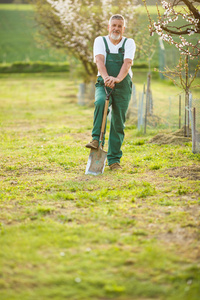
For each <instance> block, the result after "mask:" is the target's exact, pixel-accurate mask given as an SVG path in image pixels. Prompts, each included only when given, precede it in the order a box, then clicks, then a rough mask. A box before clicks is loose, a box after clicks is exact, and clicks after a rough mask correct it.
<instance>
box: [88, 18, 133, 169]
mask: <svg viewBox="0 0 200 300" xmlns="http://www.w3.org/2000/svg"><path fill="white" fill-rule="evenodd" d="M124 30H125V20H124V17H123V16H122V15H119V14H116V15H113V16H112V17H111V18H110V20H109V24H108V35H107V36H105V37H101V36H99V37H97V38H96V39H95V41H94V49H93V52H94V61H95V63H96V65H97V68H98V78H97V82H96V84H95V86H96V89H95V110H94V122H93V130H92V141H91V142H90V143H88V144H87V145H86V147H87V148H93V149H97V148H98V146H99V137H100V131H101V123H102V117H103V110H104V105H105V98H106V93H105V89H104V86H105V87H106V88H107V90H108V92H109V91H110V89H113V92H112V94H111V97H110V102H109V105H111V104H112V115H111V125H110V134H109V140H108V154H107V160H108V165H109V167H110V169H111V170H117V169H121V166H120V159H121V157H122V150H121V146H122V143H123V140H124V127H125V126H124V124H125V118H126V112H127V109H128V105H129V101H130V98H131V93H132V71H131V66H132V64H133V59H134V54H135V49H136V47H135V42H134V40H133V39H130V38H129V39H127V38H125V37H124V36H123V33H124ZM103 144H104V140H103Z"/></svg>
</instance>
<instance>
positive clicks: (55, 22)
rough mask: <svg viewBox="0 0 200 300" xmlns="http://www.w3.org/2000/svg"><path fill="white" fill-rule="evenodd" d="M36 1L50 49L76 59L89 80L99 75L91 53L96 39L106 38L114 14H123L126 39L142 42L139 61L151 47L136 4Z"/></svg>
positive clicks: (110, 0) (122, 1) (106, 0)
mask: <svg viewBox="0 0 200 300" xmlns="http://www.w3.org/2000/svg"><path fill="white" fill-rule="evenodd" d="M33 1H34V3H35V5H36V12H37V14H36V16H37V21H38V23H39V24H40V25H41V26H40V28H42V31H41V33H42V34H43V35H44V36H45V37H46V38H47V40H48V41H49V43H50V45H51V46H54V47H56V48H62V49H64V50H65V51H66V53H67V54H68V56H69V55H71V56H73V57H75V58H77V59H78V60H79V61H80V62H81V63H82V65H83V66H84V69H85V75H86V74H87V75H88V76H90V77H91V76H96V73H97V70H96V65H95V64H94V62H93V53H92V48H93V42H94V39H95V38H96V37H97V36H99V35H106V34H107V25H108V20H109V18H110V16H111V15H112V14H114V13H119V12H120V14H122V15H123V16H124V17H125V19H126V36H128V37H131V38H134V39H135V38H137V40H138V41H139V42H138V45H137V56H138V57H139V56H140V55H141V52H142V49H144V48H145V44H146V43H148V39H146V37H145V35H144V34H142V31H141V29H140V28H139V26H140V24H138V12H137V10H136V8H137V6H136V3H137V0H132V1H127V0H120V1H116V0H115V1H114V0H99V1H92V0H57V1H55V0H33ZM116 4H117V5H116ZM139 36H140V37H139ZM146 48H147V47H146ZM148 54H149V53H148Z"/></svg>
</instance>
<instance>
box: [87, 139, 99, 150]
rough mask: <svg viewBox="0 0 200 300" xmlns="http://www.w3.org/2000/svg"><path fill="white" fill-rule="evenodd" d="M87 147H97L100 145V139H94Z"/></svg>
mask: <svg viewBox="0 0 200 300" xmlns="http://www.w3.org/2000/svg"><path fill="white" fill-rule="evenodd" d="M85 147H86V148H90V149H97V148H98V147H99V141H97V140H92V141H91V142H89V143H88V144H87V145H85Z"/></svg>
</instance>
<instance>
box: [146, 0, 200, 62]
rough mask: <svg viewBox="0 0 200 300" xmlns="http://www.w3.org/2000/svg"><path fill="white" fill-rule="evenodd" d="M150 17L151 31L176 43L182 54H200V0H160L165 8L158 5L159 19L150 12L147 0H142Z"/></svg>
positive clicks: (165, 39) (173, 43) (167, 40)
mask: <svg viewBox="0 0 200 300" xmlns="http://www.w3.org/2000/svg"><path fill="white" fill-rule="evenodd" d="M142 1H143V2H144V5H145V7H146V10H147V14H148V18H149V23H150V25H149V31H150V34H151V35H153V34H154V33H157V34H158V35H159V36H160V37H162V39H163V40H164V41H165V42H167V43H169V44H171V45H175V46H176V47H177V48H178V49H179V50H180V52H181V54H187V55H189V56H190V57H197V56H199V54H200V41H199V34H200V12H199V4H200V0H168V1H165V0H158V1H159V2H160V3H161V5H162V8H163V12H162V13H161V9H159V7H158V5H157V16H158V18H157V20H156V21H154V20H153V19H152V17H151V15H150V13H149V10H148V7H147V3H146V0H142Z"/></svg>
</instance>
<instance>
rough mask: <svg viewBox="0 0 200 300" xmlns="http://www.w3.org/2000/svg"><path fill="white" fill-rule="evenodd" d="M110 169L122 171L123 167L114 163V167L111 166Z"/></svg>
mask: <svg viewBox="0 0 200 300" xmlns="http://www.w3.org/2000/svg"><path fill="white" fill-rule="evenodd" d="M109 168H110V170H112V171H113V170H121V169H122V167H121V166H120V164H119V163H117V162H116V163H114V164H112V165H110V166H109Z"/></svg>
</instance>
